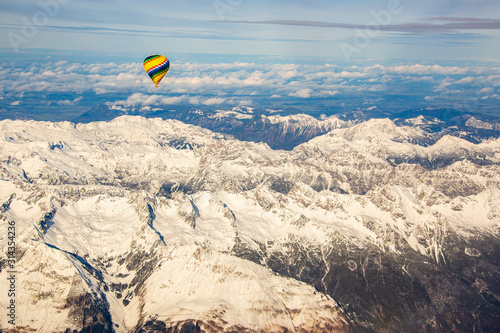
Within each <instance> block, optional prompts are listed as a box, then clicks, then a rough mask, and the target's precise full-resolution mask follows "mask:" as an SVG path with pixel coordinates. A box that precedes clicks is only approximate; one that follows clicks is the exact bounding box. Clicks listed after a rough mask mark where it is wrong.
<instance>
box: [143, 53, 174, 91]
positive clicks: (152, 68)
mask: <svg viewBox="0 0 500 333" xmlns="http://www.w3.org/2000/svg"><path fill="white" fill-rule="evenodd" d="M169 68H170V61H168V59H167V58H166V57H164V56H162V55H150V56H149V57H147V58H146V59H144V69H145V70H146V73H148V75H149V77H150V78H151V80H153V82H154V83H155V87H156V88H158V84H159V83H160V81H161V79H163V77H164V76H165V74H167V72H168V69H169Z"/></svg>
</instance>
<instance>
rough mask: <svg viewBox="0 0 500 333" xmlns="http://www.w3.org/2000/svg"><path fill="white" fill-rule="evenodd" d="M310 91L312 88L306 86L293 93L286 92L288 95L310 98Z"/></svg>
mask: <svg viewBox="0 0 500 333" xmlns="http://www.w3.org/2000/svg"><path fill="white" fill-rule="evenodd" d="M312 93H313V90H312V89H309V88H306V89H300V90H298V91H296V92H294V93H290V94H288V96H292V97H300V98H310V97H311V94H312Z"/></svg>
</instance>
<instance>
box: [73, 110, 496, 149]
mask: <svg viewBox="0 0 500 333" xmlns="http://www.w3.org/2000/svg"><path fill="white" fill-rule="evenodd" d="M295 112H297V110H287V111H283V110H281V111H279V112H277V111H274V110H261V109H252V108H246V107H235V108H233V109H230V110H214V109H208V108H205V109H193V108H191V107H176V108H175V110H156V111H148V112H141V111H139V110H134V109H132V110H127V111H126V112H125V111H123V110H118V109H113V108H111V107H108V106H106V105H98V106H96V107H94V108H92V109H91V110H89V111H87V112H85V113H83V114H82V115H80V116H79V117H77V118H75V119H74V122H77V123H89V122H93V121H109V120H112V119H114V118H116V117H119V116H122V115H125V114H127V115H139V116H144V117H147V118H154V117H159V118H162V119H176V120H180V121H182V122H184V123H188V124H193V125H196V126H200V127H202V128H206V129H209V130H211V131H214V132H218V133H224V134H228V135H231V136H233V137H234V138H237V139H239V140H244V141H253V142H265V143H267V144H268V145H269V146H270V147H271V148H273V149H285V150H291V149H293V148H294V147H296V146H298V145H300V144H301V143H304V142H307V141H309V140H310V139H312V138H314V137H316V136H320V135H323V134H325V133H327V132H329V131H331V130H332V129H335V128H340V127H346V126H349V125H352V124H356V123H360V122H363V121H367V120H370V119H383V118H387V119H390V120H392V121H394V123H395V124H397V125H401V126H403V125H413V126H417V127H419V128H422V129H424V130H425V131H427V132H428V133H430V134H432V135H428V136H427V137H426V138H425V140H423V141H419V142H415V143H418V144H422V145H429V144H433V143H435V142H436V141H437V140H439V139H440V138H441V137H442V136H443V135H452V136H457V137H461V138H464V139H466V140H469V141H471V142H474V143H479V142H481V141H482V140H484V139H488V138H497V137H499V136H500V117H494V116H490V115H483V114H472V113H466V112H463V111H459V110H455V109H449V108H423V109H416V110H408V111H404V112H400V113H387V112H384V111H382V110H380V109H378V108H376V107H371V108H368V109H365V110H358V111H350V112H345V113H341V114H338V115H335V116H332V117H328V118H324V119H316V118H314V117H312V116H307V115H304V114H300V113H299V114H297V113H295Z"/></svg>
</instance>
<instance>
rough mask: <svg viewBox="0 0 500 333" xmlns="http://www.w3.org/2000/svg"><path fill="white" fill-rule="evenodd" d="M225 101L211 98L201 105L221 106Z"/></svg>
mask: <svg viewBox="0 0 500 333" xmlns="http://www.w3.org/2000/svg"><path fill="white" fill-rule="evenodd" d="M225 101H226V99H225V98H220V97H213V98H209V99H206V100H204V101H203V102H202V104H204V105H219V104H222V103H224V102H225Z"/></svg>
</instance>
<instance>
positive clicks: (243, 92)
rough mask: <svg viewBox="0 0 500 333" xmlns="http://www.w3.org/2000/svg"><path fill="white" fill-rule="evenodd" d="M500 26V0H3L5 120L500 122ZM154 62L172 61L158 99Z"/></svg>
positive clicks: (1, 108) (0, 105)
mask: <svg viewBox="0 0 500 333" xmlns="http://www.w3.org/2000/svg"><path fill="white" fill-rule="evenodd" d="M499 17H500V1H498V0H432V1H431V0H420V1H416V0H383V1H382V0H380V1H378V0H377V1H368V0H355V1H349V2H347V1H326V0H325V1H323V0H319V1H305V0H304V1H303V0H288V1H260V0H257V1H250V0H208V1H201V0H184V1H166V0H162V1H158V0H150V1H142V2H139V1H132V0H124V1H116V0H2V2H1V4H0V119H3V118H22V117H26V115H27V114H28V113H30V116H32V117H33V118H34V119H39V120H44V119H57V120H71V119H73V118H74V117H76V116H78V115H79V114H82V113H84V112H86V111H87V110H89V109H91V108H93V107H95V106H96V105H101V106H102V105H104V106H108V107H111V108H115V109H119V110H123V111H124V112H129V111H131V110H142V111H144V112H146V113H147V112H151V111H154V110H155V109H166V110H170V109H175V108H193V109H197V108H211V109H213V110H219V109H222V110H232V109H233V108H241V107H254V108H262V109H271V110H282V109H287V108H295V109H298V110H301V112H304V113H308V114H314V115H316V116H320V115H321V114H325V115H330V114H335V113H339V112H342V111H351V110H356V109H368V108H373V107H378V108H380V109H382V110H384V111H389V112H398V111H403V110H408V109H414V108H421V107H453V108H457V109H460V110H465V111H470V112H486V113H490V114H492V113H498V105H499V104H500V19H498V18H499ZM150 54H164V55H166V56H167V57H168V58H169V59H170V61H171V67H170V71H169V73H168V75H167V76H166V77H165V79H164V80H163V81H162V83H161V84H160V88H159V89H155V88H154V85H153V84H152V82H151V81H150V79H149V77H148V76H147V75H146V73H145V72H144V70H143V68H142V60H143V59H144V57H146V56H148V55H150ZM56 116H57V117H56ZM54 117H56V118H54Z"/></svg>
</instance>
